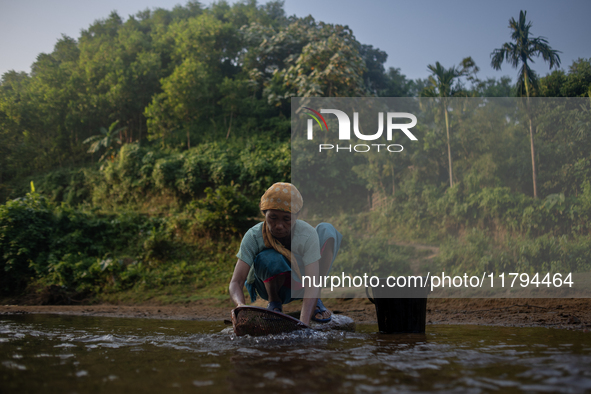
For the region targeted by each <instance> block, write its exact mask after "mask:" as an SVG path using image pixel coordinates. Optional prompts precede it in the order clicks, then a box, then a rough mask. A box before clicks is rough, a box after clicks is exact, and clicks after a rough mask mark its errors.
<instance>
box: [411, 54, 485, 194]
mask: <svg viewBox="0 0 591 394" xmlns="http://www.w3.org/2000/svg"><path fill="white" fill-rule="evenodd" d="M427 68H428V69H429V71H431V75H430V76H429V80H428V82H427V86H426V87H425V88H424V89H423V91H422V92H421V94H420V95H421V97H439V98H441V105H442V107H443V113H444V114H445V131H446V133H447V160H448V166H449V186H450V187H453V185H454V184H453V171H452V164H451V144H450V138H449V114H448V103H449V101H448V100H449V97H453V96H457V95H458V94H460V93H462V92H463V90H462V88H461V85H459V84H458V83H457V82H458V78H460V77H463V76H467V75H470V74H475V73H476V72H478V67H477V66H476V63H474V60H472V58H471V57H467V58H465V59H464V60H462V63H461V66H460V67H459V68H456V66H452V67H451V68H445V67H443V66H442V65H441V63H439V62H435V65H432V64H429V65H428V66H427Z"/></svg>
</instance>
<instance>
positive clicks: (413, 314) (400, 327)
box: [365, 278, 429, 334]
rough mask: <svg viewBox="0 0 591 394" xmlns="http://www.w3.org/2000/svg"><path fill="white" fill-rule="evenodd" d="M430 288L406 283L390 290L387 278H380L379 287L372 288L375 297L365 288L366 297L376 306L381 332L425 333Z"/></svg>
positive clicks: (426, 285) (425, 285)
mask: <svg viewBox="0 0 591 394" xmlns="http://www.w3.org/2000/svg"><path fill="white" fill-rule="evenodd" d="M423 280H426V278H423ZM428 286H429V285H428V284H425V283H423V286H420V285H418V284H407V285H406V286H404V287H388V285H387V282H386V278H380V285H379V286H378V287H372V292H373V296H374V297H373V298H371V297H370V296H369V293H368V288H366V289H365V292H366V294H367V298H368V299H369V300H370V301H371V302H372V303H373V304H375V306H376V314H377V317H378V327H379V330H380V332H383V333H388V334H393V333H421V334H422V333H424V332H425V324H426V320H427V296H428V294H429V287H428Z"/></svg>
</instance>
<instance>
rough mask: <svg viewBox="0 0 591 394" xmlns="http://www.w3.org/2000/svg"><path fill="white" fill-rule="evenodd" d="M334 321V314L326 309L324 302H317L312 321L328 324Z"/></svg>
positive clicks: (319, 300)
mask: <svg viewBox="0 0 591 394" xmlns="http://www.w3.org/2000/svg"><path fill="white" fill-rule="evenodd" d="M331 319H332V312H331V311H329V310H328V309H326V307H325V306H324V304H323V303H322V300H321V299H320V298H319V299H318V300H317V301H316V310H315V311H314V317H312V320H313V321H315V322H317V323H328V322H329V321H330V320H331Z"/></svg>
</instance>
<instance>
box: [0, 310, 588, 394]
mask: <svg viewBox="0 0 591 394" xmlns="http://www.w3.org/2000/svg"><path fill="white" fill-rule="evenodd" d="M376 331H377V326H373V325H358V326H357V332H355V333H351V332H347V333H345V332H336V331H333V332H329V333H322V332H301V333H298V334H289V335H285V336H278V337H262V338H245V337H241V338H235V337H234V336H233V335H232V334H231V333H230V332H229V329H228V328H227V326H224V324H223V323H222V322H199V321H174V320H148V319H122V318H105V317H96V318H95V317H77V316H57V315H14V316H0V393H32V392H37V393H52V392H55V393H95V392H97V393H98V392H100V393H105V392H107V393H109V394H116V393H126V394H130V393H135V392H142V393H162V392H166V393H168V392H170V393H177V392H178V393H195V392H212V393H226V394H227V393H235V392H244V393H256V392H290V393H291V392H299V393H314V392H323V393H324V392H331V393H337V392H339V393H393V392H461V393H480V392H503V393H504V392H564V393H580V392H581V393H582V392H591V336H589V334H585V333H582V332H571V331H565V330H553V329H545V328H510V327H485V326H467V325H457V326H447V325H445V326H444V325H441V326H439V325H429V326H427V334H426V335H416V334H412V335H411V334H409V335H402V334H400V335H384V334H378V333H376Z"/></svg>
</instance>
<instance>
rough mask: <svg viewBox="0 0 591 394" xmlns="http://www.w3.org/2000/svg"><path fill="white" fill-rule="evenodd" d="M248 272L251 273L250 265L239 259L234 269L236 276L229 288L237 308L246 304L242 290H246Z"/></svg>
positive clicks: (233, 276)
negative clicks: (245, 283)
mask: <svg viewBox="0 0 591 394" xmlns="http://www.w3.org/2000/svg"><path fill="white" fill-rule="evenodd" d="M248 271H250V265H248V264H246V263H245V262H244V261H242V260H240V259H238V261H237V262H236V267H234V274H232V280H231V281H230V288H229V291H230V298H231V299H232V301H233V302H234V304H235V305H236V306H240V305H244V304H246V300H245V299H244V292H243V290H242V289H244V282H245V281H246V277H247V276H248Z"/></svg>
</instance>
